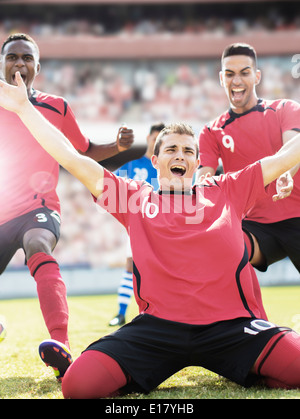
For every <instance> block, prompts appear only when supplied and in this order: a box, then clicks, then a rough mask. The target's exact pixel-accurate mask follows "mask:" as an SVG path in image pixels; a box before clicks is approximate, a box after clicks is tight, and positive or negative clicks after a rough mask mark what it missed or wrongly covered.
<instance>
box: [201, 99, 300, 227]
mask: <svg viewBox="0 0 300 419" xmlns="http://www.w3.org/2000/svg"><path fill="white" fill-rule="evenodd" d="M287 130H295V131H300V105H299V104H298V103H297V102H294V101H291V100H273V101H270V100H261V99H260V100H259V101H258V104H257V105H256V106H255V107H254V108H252V109H251V110H249V111H248V112H245V113H244V114H236V113H234V112H233V111H232V110H229V111H228V112H225V113H224V114H222V115H221V116H220V117H219V118H217V119H216V120H215V121H213V122H212V123H211V124H209V125H206V126H205V127H204V128H203V130H202V132H201V134H200V139H199V147H200V164H201V166H210V167H213V168H215V169H216V168H217V166H218V159H219V158H221V159H222V163H223V168H224V171H225V172H231V171H236V170H240V169H242V168H243V167H245V166H247V165H248V164H251V163H253V162H255V161H258V160H259V159H261V158H263V157H266V156H270V155H273V154H275V153H276V152H277V151H278V150H279V149H280V148H281V147H282V134H283V132H285V131H287ZM295 133H296V132H295ZM267 192H268V194H267V196H266V197H265V199H263V200H260V201H257V202H256V204H255V205H254V207H252V208H251V209H250V210H249V211H248V212H247V216H246V217H247V219H250V220H253V221H257V222H261V223H272V222H277V221H281V220H284V219H287V218H293V217H299V216H300V172H299V171H298V173H297V174H296V175H295V177H294V190H293V192H292V194H291V195H290V196H289V197H288V198H286V199H283V200H280V201H277V202H273V201H272V196H273V195H274V194H275V193H276V182H273V183H272V184H271V185H269V186H268V188H267Z"/></svg>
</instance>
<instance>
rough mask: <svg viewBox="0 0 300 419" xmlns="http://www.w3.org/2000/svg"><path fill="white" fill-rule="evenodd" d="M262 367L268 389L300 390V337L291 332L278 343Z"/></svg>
mask: <svg viewBox="0 0 300 419" xmlns="http://www.w3.org/2000/svg"><path fill="white" fill-rule="evenodd" d="M273 340H274V343H273V345H274V346H273V348H271V350H270V352H269V353H268V354H266V357H265V361H264V362H263V363H262V365H261V375H262V376H263V377H264V382H265V384H266V385H267V386H268V387H272V388H285V389H292V388H300V335H299V334H298V333H296V332H290V333H287V334H286V335H284V336H283V337H282V338H281V339H279V340H278V341H277V342H276V336H274V338H273Z"/></svg>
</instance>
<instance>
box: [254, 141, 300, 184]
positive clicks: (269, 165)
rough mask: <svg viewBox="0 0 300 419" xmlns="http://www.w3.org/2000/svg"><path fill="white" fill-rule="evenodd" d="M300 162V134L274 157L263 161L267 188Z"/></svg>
mask: <svg viewBox="0 0 300 419" xmlns="http://www.w3.org/2000/svg"><path fill="white" fill-rule="evenodd" d="M299 162H300V134H297V135H295V136H294V137H293V138H292V139H291V140H289V141H288V142H287V143H285V144H284V145H283V146H282V147H281V149H280V150H279V151H278V152H277V153H276V154H274V155H273V156H269V157H265V158H263V159H262V160H261V166H262V172H263V179H264V184H265V186H267V185H268V184H269V183H271V182H273V180H275V179H277V178H279V177H280V175H281V174H282V173H284V172H287V171H288V170H290V169H292V168H294V167H295V166H296V165H298V163H299Z"/></svg>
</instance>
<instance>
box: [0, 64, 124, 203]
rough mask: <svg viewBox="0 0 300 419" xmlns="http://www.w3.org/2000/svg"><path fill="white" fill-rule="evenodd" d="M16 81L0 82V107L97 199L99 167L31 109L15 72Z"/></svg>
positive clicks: (101, 180) (101, 173) (99, 180)
mask: <svg viewBox="0 0 300 419" xmlns="http://www.w3.org/2000/svg"><path fill="white" fill-rule="evenodd" d="M16 81H17V84H18V85H17V86H12V85H9V84H7V83H6V82H4V81H2V80H0V106H2V107H3V108H5V109H7V110H9V111H12V112H15V113H16V114H17V115H18V116H19V117H20V119H21V120H22V122H23V123H24V125H25V126H26V127H27V128H28V130H29V131H30V132H31V134H32V135H33V137H35V138H36V140H37V141H38V143H39V144H40V145H41V146H42V147H43V148H44V149H45V150H46V151H47V152H48V153H49V154H50V155H51V156H52V157H53V158H54V159H55V160H56V161H57V162H58V163H59V164H60V165H61V166H63V167H64V168H65V169H66V170H67V171H68V172H70V173H71V174H72V175H74V176H75V177H76V178H77V179H79V180H80V181H81V182H82V183H83V184H84V185H85V186H86V187H87V188H88V189H89V190H90V192H91V193H92V194H93V195H95V196H96V197H98V196H99V195H100V194H101V193H102V188H103V173H104V169H103V167H102V166H100V165H99V164H98V163H96V162H95V161H94V160H92V159H90V158H89V157H86V156H83V155H81V154H79V153H78V152H77V151H76V150H75V148H74V147H73V145H72V144H71V143H70V141H69V140H68V139H67V138H66V137H65V136H64V135H63V134H62V133H61V132H60V131H59V130H58V129H57V128H56V127H54V126H53V125H52V124H50V123H49V121H47V119H46V118H44V117H43V115H42V114H41V113H40V112H38V111H37V110H36V109H35V108H34V106H33V105H32V104H31V103H30V102H29V100H28V96H27V91H26V86H25V84H24V83H23V80H22V78H21V76H20V73H19V72H17V73H16ZM118 135H119V134H118Z"/></svg>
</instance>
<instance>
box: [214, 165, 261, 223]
mask: <svg viewBox="0 0 300 419" xmlns="http://www.w3.org/2000/svg"><path fill="white" fill-rule="evenodd" d="M216 179H218V178H216ZM219 179H220V181H221V183H222V187H224V192H225V193H226V194H227V196H228V198H229V200H230V202H231V203H233V205H234V207H235V210H236V213H237V214H238V216H239V217H240V218H242V217H243V215H244V214H245V213H246V212H247V211H248V209H249V208H251V207H252V206H253V205H254V204H255V202H256V201H258V200H260V199H262V198H265V197H266V196H267V193H266V190H265V187H264V181H263V174H262V168H261V164H260V162H259V161H258V162H255V163H253V164H251V165H249V166H246V167H245V168H244V169H242V170H239V171H237V172H228V173H226V174H225V175H221V176H220V177H219ZM217 183H218V180H217Z"/></svg>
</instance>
